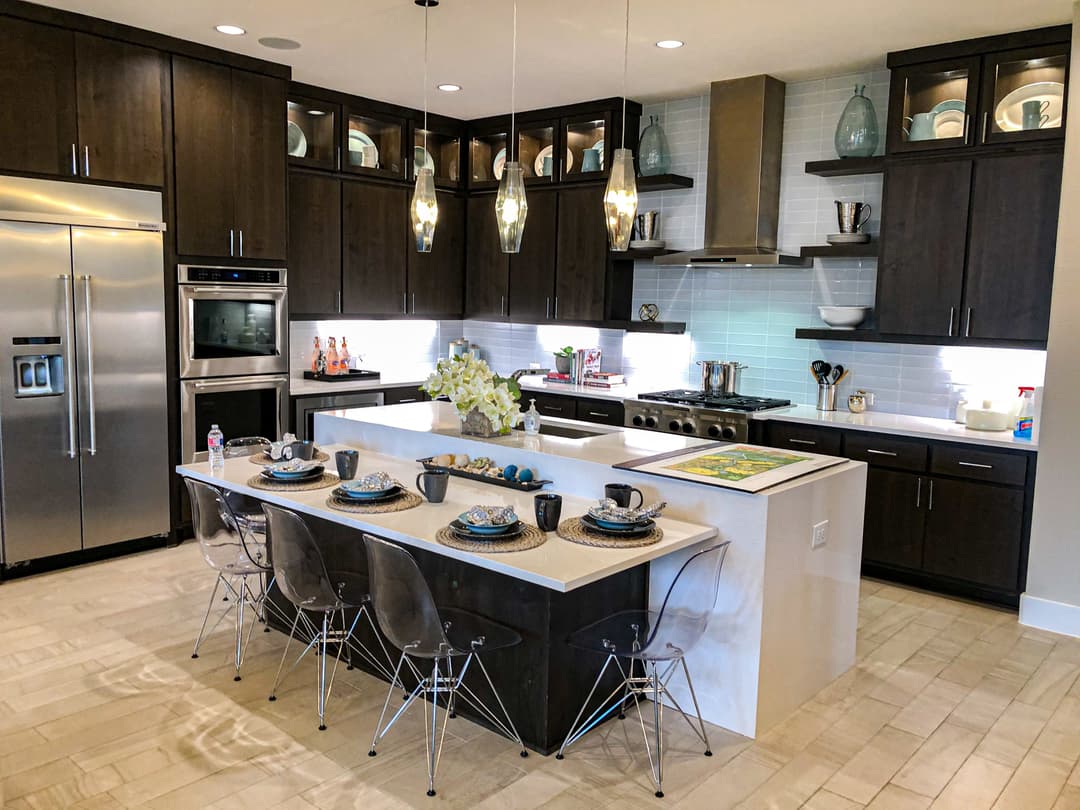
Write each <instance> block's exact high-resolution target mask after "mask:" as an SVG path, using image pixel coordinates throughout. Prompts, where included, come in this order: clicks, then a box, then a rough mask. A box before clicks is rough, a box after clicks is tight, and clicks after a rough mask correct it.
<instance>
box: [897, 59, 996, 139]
mask: <svg viewBox="0 0 1080 810" xmlns="http://www.w3.org/2000/svg"><path fill="white" fill-rule="evenodd" d="M978 95H979V59H978V58H977V57H974V58H960V59H952V60H946V61H942V62H927V63H923V64H918V65H908V66H905V67H900V68H895V69H893V71H892V86H891V87H890V90H889V133H888V140H887V143H888V150H889V152H890V153H896V152H913V151H920V150H925V149H950V148H956V147H963V146H967V145H968V144H970V143H971V128H972V126H971V125H972V116H973V114H974V112H975V105H976V103H977V101H978Z"/></svg>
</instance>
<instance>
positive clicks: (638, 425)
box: [632, 416, 645, 427]
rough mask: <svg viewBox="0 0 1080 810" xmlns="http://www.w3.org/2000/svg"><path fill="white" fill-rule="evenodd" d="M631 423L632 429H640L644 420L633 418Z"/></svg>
mask: <svg viewBox="0 0 1080 810" xmlns="http://www.w3.org/2000/svg"><path fill="white" fill-rule="evenodd" d="M632 421H633V423H634V427H641V426H642V425H644V424H645V420H644V419H642V418H641V417H640V416H635V417H634V418H633V420H632Z"/></svg>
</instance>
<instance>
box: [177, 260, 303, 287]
mask: <svg viewBox="0 0 1080 810" xmlns="http://www.w3.org/2000/svg"><path fill="white" fill-rule="evenodd" d="M178 275H179V281H180V283H181V284H245V285H249V286H250V285H259V286H277V287H283V286H285V268H284V267H273V268H266V267H209V266H205V265H195V264H182V265H180V267H179V272H178Z"/></svg>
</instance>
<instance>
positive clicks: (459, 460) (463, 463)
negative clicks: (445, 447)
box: [454, 453, 469, 467]
mask: <svg viewBox="0 0 1080 810" xmlns="http://www.w3.org/2000/svg"><path fill="white" fill-rule="evenodd" d="M468 464H469V457H468V455H466V454H465V453H458V454H457V455H456V456H454V466H456V467H467V466H468Z"/></svg>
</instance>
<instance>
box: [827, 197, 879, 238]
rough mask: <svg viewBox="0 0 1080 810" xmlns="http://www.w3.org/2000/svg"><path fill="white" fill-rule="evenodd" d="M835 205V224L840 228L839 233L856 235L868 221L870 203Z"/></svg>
mask: <svg viewBox="0 0 1080 810" xmlns="http://www.w3.org/2000/svg"><path fill="white" fill-rule="evenodd" d="M834 202H835V203H836V223H837V225H838V226H839V227H840V233H858V232H859V231H860V230H862V227H863V225H865V224H866V223H867V221H868V220H869V219H870V211H871V207H870V203H863V202H841V201H840V200H834Z"/></svg>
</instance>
